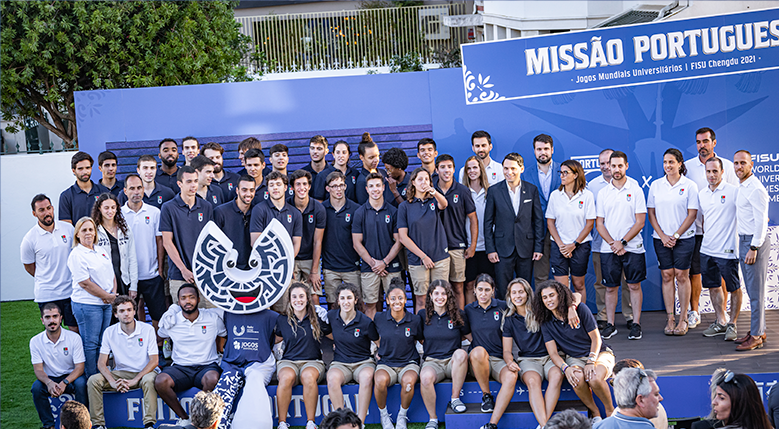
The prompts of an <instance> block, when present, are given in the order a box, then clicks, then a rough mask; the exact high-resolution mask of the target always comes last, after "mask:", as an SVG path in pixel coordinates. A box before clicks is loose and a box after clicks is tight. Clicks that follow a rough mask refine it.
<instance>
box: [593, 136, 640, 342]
mask: <svg viewBox="0 0 779 429" xmlns="http://www.w3.org/2000/svg"><path fill="white" fill-rule="evenodd" d="M609 164H610V165H611V177H612V179H611V183H610V184H609V185H608V186H606V187H605V188H603V189H601V191H600V192H599V193H598V201H599V202H600V204H598V207H597V214H598V218H597V220H596V225H597V228H598V233H599V234H600V236H601V237H602V238H603V242H602V243H601V248H600V252H601V261H602V265H601V267H602V270H603V284H604V285H605V286H606V287H607V289H606V317H607V322H608V324H607V325H606V328H605V329H604V330H603V331H601V336H602V337H603V338H604V339H608V338H611V337H613V336H614V335H615V334H616V333H617V329H616V328H615V327H614V312H615V311H616V308H617V300H618V298H619V295H618V289H617V288H618V287H619V286H620V283H621V281H622V272H623V271H624V272H625V281H626V282H627V284H628V288H630V293H631V295H630V300H631V305H632V306H633V316H634V317H633V325H632V326H631V328H630V334H629V335H628V339H631V340H639V339H641V337H642V332H641V325H640V323H641V304H642V301H643V293H642V291H641V282H642V281H644V280H646V258H645V256H644V253H645V252H646V250H645V249H644V239H643V237H641V229H643V228H644V222H646V199H645V198H644V191H643V190H642V189H641V186H640V185H639V184H638V182H636V180H635V179H633V178H631V177H628V176H627V169H628V156H627V155H626V154H625V153H624V152H620V151H615V152H612V154H611V155H610V156H609Z"/></svg>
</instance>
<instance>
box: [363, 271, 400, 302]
mask: <svg viewBox="0 0 779 429" xmlns="http://www.w3.org/2000/svg"><path fill="white" fill-rule="evenodd" d="M395 277H397V278H400V273H387V275H386V276H384V277H381V276H380V275H378V274H376V273H374V272H373V271H371V272H368V273H360V285H361V287H360V289H362V300H363V302H365V303H366V304H375V303H377V302H379V285H381V286H382V287H383V288H384V292H385V293H386V292H387V289H389V286H390V282H391V281H392V279H393V278H395Z"/></svg>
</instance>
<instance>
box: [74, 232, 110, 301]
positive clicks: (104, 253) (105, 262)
mask: <svg viewBox="0 0 779 429" xmlns="http://www.w3.org/2000/svg"><path fill="white" fill-rule="evenodd" d="M68 268H70V274H71V277H72V279H73V291H72V293H71V295H70V300H71V301H73V302H77V303H79V304H91V305H103V304H104V302H103V300H102V299H100V298H98V297H96V296H94V295H92V294H91V293H89V292H87V291H86V289H84V288H83V287H81V285H80V284H79V282H82V281H84V280H86V279H92V281H93V282H95V283H96V284H97V285H98V286H100V287H101V288H102V289H103V290H104V291H106V292H109V293H110V292H111V291H112V290H113V289H114V266H113V264H111V251H109V250H106V249H105V248H103V247H100V246H98V245H97V244H95V245H94V246H93V250H90V249H89V248H87V247H85V246H84V245H82V244H79V245H78V246H76V247H74V248H73V250H72V251H71V252H70V256H68Z"/></svg>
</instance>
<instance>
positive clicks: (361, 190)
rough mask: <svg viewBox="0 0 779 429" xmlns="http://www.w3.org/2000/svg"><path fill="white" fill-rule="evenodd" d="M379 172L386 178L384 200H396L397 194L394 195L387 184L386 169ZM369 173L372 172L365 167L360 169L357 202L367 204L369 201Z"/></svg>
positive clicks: (355, 189) (356, 186)
mask: <svg viewBox="0 0 779 429" xmlns="http://www.w3.org/2000/svg"><path fill="white" fill-rule="evenodd" d="M378 172H379V173H380V174H381V176H382V177H383V178H384V201H392V200H394V199H395V196H394V195H392V191H390V189H389V186H387V172H386V171H384V170H378ZM369 174H371V172H370V171H368V170H366V169H365V167H363V168H362V169H360V175H359V176H357V183H356V184H355V188H354V192H355V197H356V198H357V200H356V201H357V204H365V203H366V202H368V198H369V197H370V196H369V195H368V190H367V189H365V186H366V181H367V180H368V175H369ZM406 183H408V182H406Z"/></svg>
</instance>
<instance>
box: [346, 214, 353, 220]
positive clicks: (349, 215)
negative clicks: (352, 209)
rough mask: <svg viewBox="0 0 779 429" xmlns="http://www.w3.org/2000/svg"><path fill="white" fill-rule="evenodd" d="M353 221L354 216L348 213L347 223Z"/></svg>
mask: <svg viewBox="0 0 779 429" xmlns="http://www.w3.org/2000/svg"><path fill="white" fill-rule="evenodd" d="M351 219H352V214H351V213H347V214H346V221H347V222H349V221H350V220H351Z"/></svg>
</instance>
